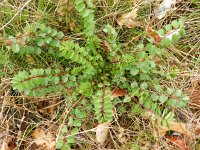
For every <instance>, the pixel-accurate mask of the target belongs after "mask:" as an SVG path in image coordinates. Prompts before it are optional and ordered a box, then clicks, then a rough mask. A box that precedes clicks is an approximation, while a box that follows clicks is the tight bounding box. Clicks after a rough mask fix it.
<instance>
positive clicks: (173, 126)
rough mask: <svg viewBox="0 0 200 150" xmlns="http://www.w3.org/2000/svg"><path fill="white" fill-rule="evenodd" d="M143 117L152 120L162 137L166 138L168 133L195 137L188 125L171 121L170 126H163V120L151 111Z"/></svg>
mask: <svg viewBox="0 0 200 150" xmlns="http://www.w3.org/2000/svg"><path fill="white" fill-rule="evenodd" d="M143 116H144V117H145V118H149V117H150V118H151V121H152V123H153V124H154V125H155V127H156V128H157V131H158V135H159V136H161V137H163V136H165V134H166V132H167V131H176V132H179V133H182V134H183V135H186V136H187V137H189V138H192V137H193V133H192V131H190V130H189V129H188V128H187V124H186V123H182V122H175V121H169V122H168V124H169V126H167V125H166V124H161V118H160V117H158V116H156V115H155V114H154V113H152V112H150V111H146V113H145V114H144V115H143Z"/></svg>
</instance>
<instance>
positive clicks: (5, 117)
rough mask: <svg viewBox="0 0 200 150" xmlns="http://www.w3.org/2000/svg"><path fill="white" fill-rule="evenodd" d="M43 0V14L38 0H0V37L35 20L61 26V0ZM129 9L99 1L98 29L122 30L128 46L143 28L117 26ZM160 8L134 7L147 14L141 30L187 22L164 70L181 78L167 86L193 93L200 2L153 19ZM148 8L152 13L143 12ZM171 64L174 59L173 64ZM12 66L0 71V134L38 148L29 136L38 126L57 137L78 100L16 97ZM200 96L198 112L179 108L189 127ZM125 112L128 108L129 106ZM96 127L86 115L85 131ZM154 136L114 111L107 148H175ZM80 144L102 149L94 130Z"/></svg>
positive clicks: (196, 117)
mask: <svg viewBox="0 0 200 150" xmlns="http://www.w3.org/2000/svg"><path fill="white" fill-rule="evenodd" d="M45 2H46V3H45ZM45 2H44V4H46V5H45V6H44V8H43V10H38V3H37V2H36V1H30V3H29V4H28V3H27V6H26V7H23V6H24V5H25V3H24V2H22V1H21V0H18V1H16V0H10V1H7V0H5V1H3V2H0V7H1V10H0V17H1V18H3V19H2V20H1V21H0V29H1V31H0V33H2V35H3V34H4V33H5V32H7V33H12V34H14V33H18V32H20V31H23V28H24V26H25V25H26V24H27V23H31V22H34V21H37V20H38V19H39V18H45V19H47V20H48V23H49V24H51V25H53V26H56V27H58V28H60V24H61V23H60V22H59V21H58V18H56V19H55V20H54V18H55V17H57V16H58V15H57V14H56V12H55V11H51V9H55V8H56V7H57V4H58V1H56V0H52V1H47V0H46V1H45ZM114 2H115V3H114ZM131 5H132V1H119V0H115V1H114V0H113V1H112V0H99V1H97V3H96V6H97V10H98V11H97V24H98V26H99V29H101V28H102V27H101V25H102V24H107V23H109V24H111V25H113V26H115V27H116V28H117V29H119V33H120V35H119V36H120V38H121V39H122V41H123V42H124V43H130V41H131V44H130V45H131V46H134V44H136V43H137V42H138V41H137V40H136V41H132V37H136V36H140V35H142V34H143V33H144V30H142V29H138V30H139V32H138V30H137V29H131V30H130V29H124V28H122V29H120V28H119V27H118V26H117V24H116V18H117V17H118V16H119V15H120V14H122V13H124V12H128V11H130V10H131V9H132V7H131ZM157 5H158V3H157V2H153V3H149V4H144V2H143V1H138V2H137V3H136V4H135V5H134V7H139V8H140V9H141V14H143V15H144V16H140V17H141V18H145V20H143V27H145V26H146V23H148V24H150V25H151V26H152V28H154V29H157V28H160V27H162V26H163V25H165V24H167V23H169V22H171V21H172V20H174V19H178V18H179V17H184V18H185V20H186V35H185V37H182V39H181V41H180V42H179V44H177V45H179V46H177V47H170V49H168V51H169V57H170V58H169V60H167V61H166V64H167V65H166V64H165V68H164V69H165V70H166V72H170V71H172V70H177V74H178V80H172V81H171V82H170V83H168V84H170V85H171V86H173V87H179V88H182V89H183V90H185V91H188V88H189V89H191V87H192V86H193V84H192V82H193V81H194V80H195V81H196V80H199V78H200V76H199V74H200V70H199V66H200V65H199V63H200V53H199V52H200V36H199V35H200V30H199V29H200V9H199V7H200V3H199V2H197V3H196V4H192V3H191V1H189V0H186V1H184V0H179V1H178V2H177V5H176V10H174V11H171V12H169V13H168V14H167V15H166V16H165V18H164V19H162V20H158V19H156V18H155V17H153V14H154V9H155V8H156V7H157ZM41 7H42V6H41ZM144 7H145V8H148V9H147V10H146V9H143V8H144ZM20 8H22V10H20ZM13 17H14V18H13ZM10 20H11V21H10ZM4 25H5V26H4ZM140 30H142V31H140ZM7 60H8V59H7ZM172 60H173V61H174V60H175V63H174V62H172ZM172 63H173V64H172ZM12 66H14V65H13V64H12V62H9V60H8V63H6V64H5V66H4V68H3V69H1V71H4V72H6V73H7V74H8V76H5V77H2V78H1V82H0V83H1V84H0V104H1V109H0V119H1V124H0V132H3V131H6V135H7V136H8V137H9V136H10V137H12V138H13V140H14V142H15V143H16V145H17V147H16V149H27V150H28V149H30V150H31V149H38V147H37V145H35V144H34V142H33V141H34V140H33V139H32V137H31V136H30V133H31V132H32V131H33V130H34V129H35V128H37V127H38V126H40V127H42V128H44V129H45V131H46V132H52V133H53V134H54V135H55V136H56V135H58V133H59V132H60V129H61V127H62V126H63V124H65V121H66V118H67V117H68V114H69V112H70V111H71V109H72V108H73V106H75V105H76V104H77V103H79V101H77V102H76V103H74V104H72V107H69V106H68V104H67V103H65V100H64V99H63V98H62V96H60V95H56V96H54V95H52V96H49V97H38V98H32V97H28V96H25V95H23V94H21V93H16V92H15V91H13V90H12V88H11V86H10V84H11V83H10V77H11V76H12V74H13V73H14V72H15V71H13V69H14V68H13V67H12ZM164 82H165V81H163V83H164ZM189 93H190V92H189ZM199 94H200V91H198V90H194V91H193V93H192V94H191V99H192V100H193V101H192V102H191V103H194V102H195V105H198V108H197V110H194V109H192V108H191V109H190V108H185V109H181V110H180V112H181V115H182V116H183V117H184V118H185V121H187V122H188V123H191V124H192V123H199V121H200V111H199V108H200V107H199V105H200V97H199ZM127 109H129V107H128V106H127ZM195 109H196V108H195ZM92 124H95V122H93V123H91V120H90V116H88V118H87V119H86V120H85V121H84V125H83V126H82V131H87V130H89V129H90V128H94V127H95V125H93V126H92ZM155 135H156V129H155V128H154V126H153V125H152V124H151V123H150V122H149V120H145V119H143V118H141V117H138V116H137V115H132V114H129V113H128V112H127V113H122V114H117V113H116V114H115V120H114V121H113V122H112V125H111V129H110V132H109V138H108V140H107V142H106V143H105V146H106V147H107V149H117V150H120V149H124V150H125V149H136V147H137V146H138V145H139V146H140V149H142V150H153V149H154V150H161V149H162V150H164V149H166V150H170V149H175V148H172V146H170V145H169V144H168V143H167V142H166V140H165V139H164V138H161V139H160V138H158V137H156V136H155ZM11 143H12V142H11ZM76 144H77V147H74V149H90V150H92V149H97V148H98V146H97V144H96V142H95V135H94V133H93V132H90V131H88V132H86V133H82V134H81V133H80V134H79V135H77V143H76ZM189 144H190V147H191V149H198V148H197V147H199V145H200V144H199V137H197V140H196V141H195V140H192V141H190V142H189ZM78 147H79V148H78Z"/></svg>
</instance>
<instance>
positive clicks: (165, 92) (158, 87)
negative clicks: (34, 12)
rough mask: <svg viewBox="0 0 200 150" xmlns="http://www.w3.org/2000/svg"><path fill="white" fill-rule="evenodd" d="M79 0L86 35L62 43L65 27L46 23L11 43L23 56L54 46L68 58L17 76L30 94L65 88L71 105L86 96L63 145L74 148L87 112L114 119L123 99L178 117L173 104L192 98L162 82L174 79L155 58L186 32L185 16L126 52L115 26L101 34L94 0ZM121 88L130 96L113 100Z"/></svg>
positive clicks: (15, 82)
mask: <svg viewBox="0 0 200 150" xmlns="http://www.w3.org/2000/svg"><path fill="white" fill-rule="evenodd" d="M74 4H75V8H76V10H77V12H79V14H80V24H81V27H82V33H83V35H84V39H85V40H81V41H79V40H76V41H73V40H67V41H64V42H62V38H63V36H64V34H63V33H62V32H61V31H59V32H58V31H57V30H55V29H51V28H50V27H47V26H45V25H40V26H39V27H37V30H35V31H34V32H37V34H34V36H31V35H28V37H27V36H25V37H20V38H23V40H22V39H21V41H22V42H21V44H20V43H19V42H17V37H11V38H12V39H14V42H12V44H11V45H9V46H7V47H8V48H11V49H12V51H13V52H14V53H15V54H17V55H24V54H27V53H28V54H31V55H36V57H37V55H41V54H42V53H47V52H48V50H49V49H51V53H52V51H53V52H54V53H55V54H54V55H56V56H57V57H58V59H59V60H62V61H60V62H61V63H60V64H57V65H60V66H62V67H55V68H33V69H31V70H24V71H20V72H18V73H17V74H15V75H14V77H13V79H12V87H13V89H14V90H18V91H19V92H21V93H24V94H26V95H29V96H46V95H49V94H52V93H53V94H58V93H59V94H61V95H62V96H63V97H65V98H66V101H69V103H68V104H72V102H76V101H77V100H80V103H79V105H76V107H73V110H72V111H71V112H70V113H69V115H68V117H67V118H68V119H67V122H66V125H64V126H63V128H62V130H61V134H60V135H59V137H58V140H57V148H58V149H63V150H64V149H70V147H71V146H72V145H73V144H74V143H75V140H76V139H75V136H74V135H75V134H76V133H77V132H79V130H80V129H81V125H82V122H83V121H84V119H85V118H87V116H94V117H95V120H96V121H98V122H99V123H104V122H111V121H112V120H113V108H114V107H117V106H118V105H117V104H119V103H121V102H124V103H129V104H130V106H131V107H132V108H131V109H130V110H128V111H130V113H139V114H141V113H143V112H145V110H151V111H152V112H153V113H155V114H156V115H157V116H160V117H162V118H163V119H164V120H167V121H168V120H172V119H174V113H173V112H172V111H171V109H172V108H174V107H178V108H179V107H183V106H185V105H186V103H187V102H188V100H189V98H188V96H187V95H185V94H183V92H182V91H181V90H180V89H173V88H170V87H166V86H162V84H161V83H160V82H159V81H160V80H161V79H164V80H170V78H171V76H170V74H165V73H164V72H163V70H162V68H160V67H159V66H158V65H157V64H156V63H155V61H154V58H155V57H160V58H161V57H164V56H165V55H166V51H165V49H166V48H167V47H168V46H170V45H171V44H174V43H175V42H177V41H178V39H179V38H180V36H181V35H183V34H184V29H183V27H184V25H183V20H182V19H180V20H178V21H176V20H175V21H173V22H172V23H171V24H169V25H166V26H165V27H164V29H159V30H158V31H156V32H157V34H158V35H159V36H160V37H162V38H161V39H162V40H161V42H160V43H157V44H155V41H154V39H153V38H146V39H147V40H146V43H139V44H138V46H137V47H134V48H133V49H132V50H129V51H126V50H123V49H124V48H123V44H122V43H120V42H119V39H118V33H117V31H116V30H115V28H113V27H112V26H111V25H109V24H108V25H105V26H104V29H103V33H104V35H105V37H106V38H105V39H101V38H100V37H98V36H97V34H96V33H95V27H96V26H95V15H94V14H95V6H94V5H93V2H92V0H75V2H74ZM173 30H176V31H178V32H177V33H176V34H173V36H172V39H171V40H170V39H169V38H167V37H165V36H164V35H165V34H166V33H169V32H171V31H173ZM32 32H33V31H32ZM102 41H104V42H105V41H106V42H107V43H109V44H108V45H109V46H108V47H107V49H106V50H105V48H103V47H102V46H101V43H102ZM115 88H120V89H123V90H126V91H127V95H126V96H125V97H121V98H117V97H116V98H114V99H113V100H111V93H112V90H113V89H115ZM160 106H162V107H160ZM120 107H123V106H122V105H120ZM117 110H118V109H117ZM66 135H68V136H67V138H66ZM69 135H70V136H69Z"/></svg>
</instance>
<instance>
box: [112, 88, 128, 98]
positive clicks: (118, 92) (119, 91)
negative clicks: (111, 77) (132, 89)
mask: <svg viewBox="0 0 200 150" xmlns="http://www.w3.org/2000/svg"><path fill="white" fill-rule="evenodd" d="M126 94H127V91H126V90H123V89H113V90H112V93H111V99H114V98H115V97H119V96H124V95H126Z"/></svg>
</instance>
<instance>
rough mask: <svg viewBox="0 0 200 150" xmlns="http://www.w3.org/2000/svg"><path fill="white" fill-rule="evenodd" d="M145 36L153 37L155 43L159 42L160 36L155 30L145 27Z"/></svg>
mask: <svg viewBox="0 0 200 150" xmlns="http://www.w3.org/2000/svg"><path fill="white" fill-rule="evenodd" d="M146 35H147V37H150V38H153V39H154V43H155V44H159V43H160V42H161V37H160V36H159V35H158V34H157V33H156V31H155V30H153V29H151V28H149V27H147V29H146Z"/></svg>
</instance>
